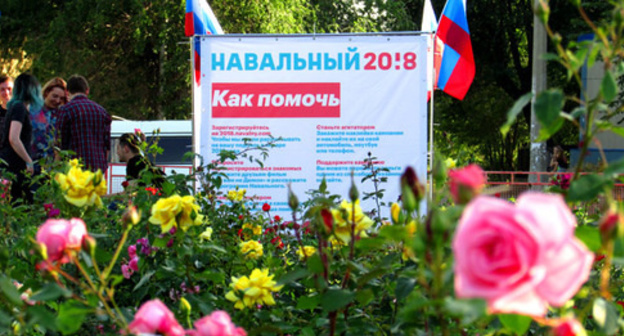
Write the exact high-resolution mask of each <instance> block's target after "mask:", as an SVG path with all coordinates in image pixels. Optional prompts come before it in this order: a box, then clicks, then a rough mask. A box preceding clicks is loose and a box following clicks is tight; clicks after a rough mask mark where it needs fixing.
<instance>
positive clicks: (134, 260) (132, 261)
mask: <svg viewBox="0 0 624 336" xmlns="http://www.w3.org/2000/svg"><path fill="white" fill-rule="evenodd" d="M128 266H129V267H130V269H131V270H133V271H135V272H137V271H138V270H139V257H137V256H134V258H132V259H130V263H129V264H128Z"/></svg>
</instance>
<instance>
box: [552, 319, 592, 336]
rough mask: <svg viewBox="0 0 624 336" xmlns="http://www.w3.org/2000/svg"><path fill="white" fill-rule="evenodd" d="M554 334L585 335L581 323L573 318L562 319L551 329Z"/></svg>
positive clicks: (557, 335) (562, 335)
mask: <svg viewBox="0 0 624 336" xmlns="http://www.w3.org/2000/svg"><path fill="white" fill-rule="evenodd" d="M552 332H553V335H554V336H581V335H587V333H586V331H585V328H583V325H582V324H581V323H580V322H579V321H578V320H576V319H574V318H566V319H564V320H563V321H562V322H561V323H560V324H559V325H558V326H556V327H554V328H553V329H552Z"/></svg>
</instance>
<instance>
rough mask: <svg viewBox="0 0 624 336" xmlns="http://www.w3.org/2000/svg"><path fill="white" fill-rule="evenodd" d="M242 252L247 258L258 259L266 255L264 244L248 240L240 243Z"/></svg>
mask: <svg viewBox="0 0 624 336" xmlns="http://www.w3.org/2000/svg"><path fill="white" fill-rule="evenodd" d="M240 251H241V254H242V255H243V256H245V258H248V259H258V258H260V257H262V255H263V254H264V252H263V248H262V244H260V243H258V242H257V241H255V240H248V241H245V242H242V243H240Z"/></svg>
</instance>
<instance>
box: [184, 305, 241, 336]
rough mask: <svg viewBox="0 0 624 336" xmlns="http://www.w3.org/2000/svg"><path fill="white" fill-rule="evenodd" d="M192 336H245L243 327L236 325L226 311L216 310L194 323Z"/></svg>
mask: <svg viewBox="0 0 624 336" xmlns="http://www.w3.org/2000/svg"><path fill="white" fill-rule="evenodd" d="M194 326H195V331H194V333H193V334H192V335H194V336H246V335H247V333H246V332H245V330H244V329H243V328H240V327H236V325H234V323H232V320H231V319H230V315H228V313H226V312H224V311H221V310H217V311H214V312H212V314H210V315H208V316H204V317H203V318H201V319H200V320H197V321H195V323H194Z"/></svg>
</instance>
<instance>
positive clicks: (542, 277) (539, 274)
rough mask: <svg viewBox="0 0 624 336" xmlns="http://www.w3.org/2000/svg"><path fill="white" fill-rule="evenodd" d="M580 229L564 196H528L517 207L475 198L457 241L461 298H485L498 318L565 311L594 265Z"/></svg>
mask: <svg viewBox="0 0 624 336" xmlns="http://www.w3.org/2000/svg"><path fill="white" fill-rule="evenodd" d="M575 226H576V219H575V217H574V215H573V214H572V212H571V211H570V209H569V208H568V207H567V206H566V204H565V202H564V201H563V198H562V197H561V196H560V195H554V194H543V193H532V192H529V193H524V194H522V195H521V196H520V197H519V198H518V201H517V203H516V204H515V205H514V204H512V203H509V202H507V201H503V200H500V199H498V198H494V197H488V196H480V197H478V198H476V199H474V200H473V201H472V202H470V203H469V204H468V206H467V207H466V209H465V210H464V213H463V215H462V217H461V218H460V220H459V224H458V227H457V232H456V233H455V237H454V239H453V253H454V255H455V293H456V295H457V297H460V298H483V299H485V300H486V301H487V305H488V308H489V310H490V312H492V313H517V314H524V315H532V316H543V315H544V314H545V313H546V310H547V305H548V304H551V305H554V306H562V305H563V304H564V303H565V302H566V301H568V300H569V299H570V298H572V296H574V294H575V293H576V292H577V291H578V289H579V288H580V287H581V285H582V284H583V283H585V281H586V280H587V278H588V277H589V271H590V269H591V266H592V262H593V260H594V255H593V253H591V252H590V251H588V250H587V248H586V247H585V245H583V243H582V242H580V241H579V240H578V239H576V238H575V237H574V229H575Z"/></svg>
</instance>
